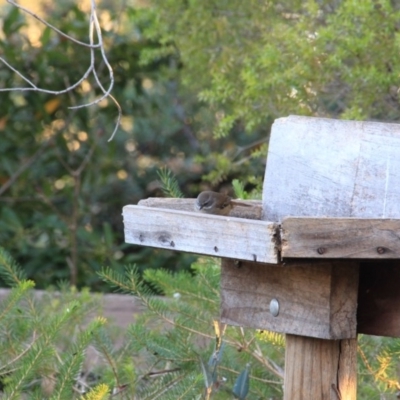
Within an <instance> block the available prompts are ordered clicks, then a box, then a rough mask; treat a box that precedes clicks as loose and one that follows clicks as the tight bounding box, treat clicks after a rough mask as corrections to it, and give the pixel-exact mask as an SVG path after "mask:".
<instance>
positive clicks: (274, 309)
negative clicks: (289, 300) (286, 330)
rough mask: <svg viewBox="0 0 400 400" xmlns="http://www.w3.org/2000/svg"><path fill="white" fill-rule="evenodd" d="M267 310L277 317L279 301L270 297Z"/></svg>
mask: <svg viewBox="0 0 400 400" xmlns="http://www.w3.org/2000/svg"><path fill="white" fill-rule="evenodd" d="M269 312H270V313H271V314H272V315H273V316H274V317H277V316H278V314H279V301H278V300H277V299H272V300H271V302H270V303H269Z"/></svg>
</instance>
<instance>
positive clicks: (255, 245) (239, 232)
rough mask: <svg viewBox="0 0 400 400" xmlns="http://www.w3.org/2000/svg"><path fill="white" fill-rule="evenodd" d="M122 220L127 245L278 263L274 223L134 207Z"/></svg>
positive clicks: (124, 213)
mask: <svg viewBox="0 0 400 400" xmlns="http://www.w3.org/2000/svg"><path fill="white" fill-rule="evenodd" d="M123 218H124V228H125V242H126V243H132V244H139V245H141V246H150V247H158V248H162V249H168V250H179V251H186V252H190V253H196V254H206V255H212V256H216V257H229V258H232V259H239V260H254V261H260V262H268V263H277V262H278V254H277V249H276V246H275V239H276V236H275V235H276V224H274V223H272V222H271V223H270V222H267V221H255V220H248V219H242V218H234V217H231V216H228V217H222V216H217V215H207V214H202V213H195V212H186V211H176V210H167V209H160V208H148V207H142V206H131V205H129V206H125V207H124V208H123Z"/></svg>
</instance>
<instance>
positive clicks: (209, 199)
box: [195, 190, 252, 215]
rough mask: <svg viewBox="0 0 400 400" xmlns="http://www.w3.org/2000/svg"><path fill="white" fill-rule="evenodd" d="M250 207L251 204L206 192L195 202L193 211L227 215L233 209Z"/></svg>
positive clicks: (224, 195) (220, 194)
mask: <svg viewBox="0 0 400 400" xmlns="http://www.w3.org/2000/svg"><path fill="white" fill-rule="evenodd" d="M237 206H242V207H252V205H251V204H247V203H243V202H241V201H236V200H233V199H232V197H230V196H228V195H226V194H222V193H217V192H212V191H210V190H206V191H204V192H201V193H200V194H199V195H198V196H197V199H196V202H195V210H196V211H199V212H203V213H206V214H214V215H229V213H230V212H231V210H232V208H233V207H237Z"/></svg>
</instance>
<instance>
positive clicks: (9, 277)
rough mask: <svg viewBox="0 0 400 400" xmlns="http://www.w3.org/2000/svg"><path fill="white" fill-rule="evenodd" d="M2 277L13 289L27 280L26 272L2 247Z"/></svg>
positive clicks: (0, 254) (0, 263)
mask: <svg viewBox="0 0 400 400" xmlns="http://www.w3.org/2000/svg"><path fill="white" fill-rule="evenodd" d="M0 276H1V277H2V278H3V279H4V281H5V282H6V283H7V284H8V285H10V286H11V287H13V286H15V285H17V284H18V283H20V282H21V281H23V280H25V279H26V275H25V272H24V271H23V270H22V269H21V267H20V266H19V265H18V264H17V263H16V262H15V260H14V259H13V258H12V257H11V255H10V254H9V253H8V252H7V251H6V250H5V249H3V248H2V247H0Z"/></svg>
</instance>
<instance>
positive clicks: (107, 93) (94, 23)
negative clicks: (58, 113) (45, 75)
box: [0, 0, 122, 141]
mask: <svg viewBox="0 0 400 400" xmlns="http://www.w3.org/2000/svg"><path fill="white" fill-rule="evenodd" d="M7 2H8V3H10V4H12V5H13V6H15V7H17V8H19V9H20V10H22V11H24V12H25V13H27V14H29V15H31V16H32V17H34V18H36V19H37V20H38V21H39V22H41V23H43V24H44V25H46V26H47V27H49V28H50V29H52V30H54V31H55V32H57V33H58V34H60V35H62V36H63V37H65V38H67V39H68V40H71V41H72V42H74V43H76V44H78V45H80V46H84V47H88V48H89V50H90V65H89V68H88V69H87V70H86V72H85V73H84V74H83V76H82V77H81V78H80V79H79V80H78V81H77V82H75V83H74V84H72V85H70V86H68V87H67V88H66V89H63V90H48V89H43V88H39V87H38V86H36V85H35V84H34V83H33V82H32V81H31V80H30V79H28V78H27V77H26V76H24V75H23V74H22V73H21V72H19V71H18V70H17V69H16V68H14V67H13V66H12V65H11V64H9V63H8V62H7V61H6V60H5V59H4V58H3V57H0V61H1V62H2V63H3V64H5V65H6V66H7V67H8V68H9V69H10V70H11V71H13V72H14V73H16V74H17V75H18V76H19V77H20V78H21V79H22V80H23V81H25V82H26V83H27V84H28V85H29V86H30V87H16V88H1V89H0V92H5V91H38V92H42V93H47V94H54V95H60V94H63V93H67V92H70V91H72V90H73V89H75V88H76V87H78V86H79V85H80V84H81V83H82V82H83V81H84V80H86V79H87V78H88V77H89V75H90V73H93V76H94V79H95V81H96V83H97V85H98V86H99V88H100V90H101V91H102V92H103V95H102V96H100V97H99V98H97V99H95V100H94V101H92V102H90V103H87V104H82V105H79V106H72V107H68V108H70V109H77V108H82V107H88V106H91V105H94V104H98V103H99V102H100V101H101V100H103V99H104V98H106V97H110V98H111V100H112V101H113V102H114V104H115V105H116V107H117V109H118V117H117V121H116V124H115V128H114V130H113V132H112V133H111V136H110V138H109V139H108V141H111V140H112V139H113V138H114V136H115V133H116V132H117V129H118V127H119V124H120V121H121V117H122V109H121V106H120V105H119V103H118V101H117V100H116V99H115V97H114V96H112V95H111V91H112V89H113V87H114V73H113V70H112V68H111V65H110V63H109V62H108V60H107V56H106V54H105V50H104V43H103V37H102V34H101V27H100V23H99V20H98V17H97V13H96V3H95V0H91V10H90V22H89V44H88V43H84V42H81V41H79V40H77V39H74V38H73V37H71V36H70V35H67V34H65V33H64V32H62V31H60V30H59V29H57V28H56V27H55V26H53V25H51V24H49V23H48V22H47V21H45V20H44V19H43V18H41V17H39V16H38V15H37V14H35V13H34V12H32V11H31V10H29V9H27V8H25V7H23V6H21V5H19V4H17V3H16V2H15V1H14V0H7ZM94 29H96V35H97V40H98V43H94ZM96 49H100V53H101V58H102V60H103V62H104V64H105V65H106V66H107V68H108V71H109V78H110V83H109V85H108V89H105V88H104V86H103V85H102V84H101V82H100V79H99V77H98V74H97V71H96V69H95V50H96Z"/></svg>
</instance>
